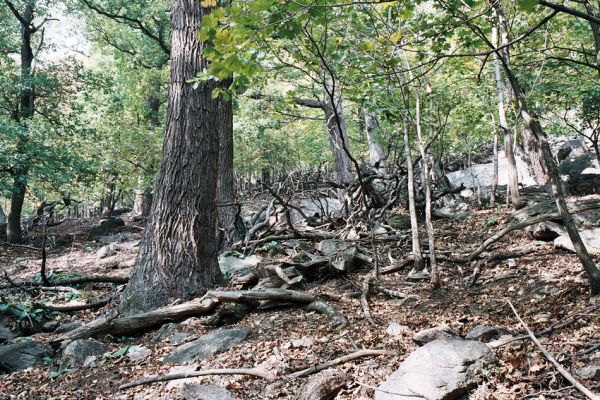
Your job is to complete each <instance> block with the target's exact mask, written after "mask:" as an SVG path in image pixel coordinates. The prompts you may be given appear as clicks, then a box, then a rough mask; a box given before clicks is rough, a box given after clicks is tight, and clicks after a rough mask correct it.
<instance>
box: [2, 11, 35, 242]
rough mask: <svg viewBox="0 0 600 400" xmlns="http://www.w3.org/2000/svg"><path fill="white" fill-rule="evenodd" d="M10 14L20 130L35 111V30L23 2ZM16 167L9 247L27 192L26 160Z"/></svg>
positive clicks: (23, 142)
mask: <svg viewBox="0 0 600 400" xmlns="http://www.w3.org/2000/svg"><path fill="white" fill-rule="evenodd" d="M11 12H12V13H13V15H14V16H15V18H16V19H17V20H19V22H20V25H21V85H22V89H21V93H20V95H19V97H20V98H19V110H18V112H15V113H14V114H13V118H14V119H15V120H16V122H18V123H20V124H21V126H22V129H23V130H24V131H26V130H27V129H28V127H27V123H26V120H28V119H30V118H31V117H33V114H34V110H35V108H34V107H35V88H34V87H33V83H32V69H31V67H32V64H33V59H34V55H33V49H32V47H31V40H32V36H33V34H34V33H35V29H34V28H32V22H33V19H34V15H33V8H32V5H31V4H30V3H29V2H25V4H24V9H23V12H22V13H19V11H18V10H16V9H13V8H11ZM27 141H28V136H27V134H26V132H23V133H22V134H21V135H19V138H18V143H17V151H18V152H19V153H20V154H22V155H25V154H24V152H25V148H26V146H27ZM19 163H20V165H16V166H13V172H12V175H13V187H12V193H11V205H10V214H9V216H8V221H7V224H6V236H7V240H8V242H9V243H17V242H19V241H21V238H22V235H23V232H22V229H21V214H22V212H23V203H24V202H25V192H26V191H27V175H28V174H29V165H28V160H27V159H25V160H22V161H20V162H19Z"/></svg>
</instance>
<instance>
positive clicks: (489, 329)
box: [465, 325, 509, 343]
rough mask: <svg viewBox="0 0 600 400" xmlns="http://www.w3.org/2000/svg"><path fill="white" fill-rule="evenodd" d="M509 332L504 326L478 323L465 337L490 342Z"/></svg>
mask: <svg viewBox="0 0 600 400" xmlns="http://www.w3.org/2000/svg"><path fill="white" fill-rule="evenodd" d="M507 333H509V332H508V331H507V330H506V329H504V328H498V327H495V326H487V325H478V326H476V327H475V328H473V329H471V331H470V332H469V333H467V336H465V339H468V340H479V341H480V342H484V343H487V342H490V341H492V340H496V339H498V338H499V337H500V336H503V335H506V334H507Z"/></svg>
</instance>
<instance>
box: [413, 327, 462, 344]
mask: <svg viewBox="0 0 600 400" xmlns="http://www.w3.org/2000/svg"><path fill="white" fill-rule="evenodd" d="M459 337H460V336H459V335H458V333H456V332H455V331H454V330H453V329H452V328H450V327H449V326H448V325H445V324H444V325H439V326H436V327H433V328H429V329H424V330H422V331H419V332H417V333H415V335H414V336H413V338H412V339H413V342H415V343H416V344H418V345H419V346H423V345H424V344H427V343H429V342H433V341H434V340H437V339H450V338H459Z"/></svg>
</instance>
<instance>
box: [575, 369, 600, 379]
mask: <svg viewBox="0 0 600 400" xmlns="http://www.w3.org/2000/svg"><path fill="white" fill-rule="evenodd" d="M576 372H577V375H579V376H580V377H582V378H585V379H592V380H594V381H600V366H599V365H597V366H593V367H584V368H581V369H578V370H577V371H576Z"/></svg>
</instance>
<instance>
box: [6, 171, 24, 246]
mask: <svg viewBox="0 0 600 400" xmlns="http://www.w3.org/2000/svg"><path fill="white" fill-rule="evenodd" d="M26 191H27V172H26V171H23V172H21V171H18V172H17V173H16V174H15V175H14V177H13V187H12V193H11V196H10V214H8V220H7V221H6V222H7V223H6V240H8V243H19V242H20V241H21V239H22V236H23V230H22V229H21V212H22V210H23V203H24V202H25V192H26Z"/></svg>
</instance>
